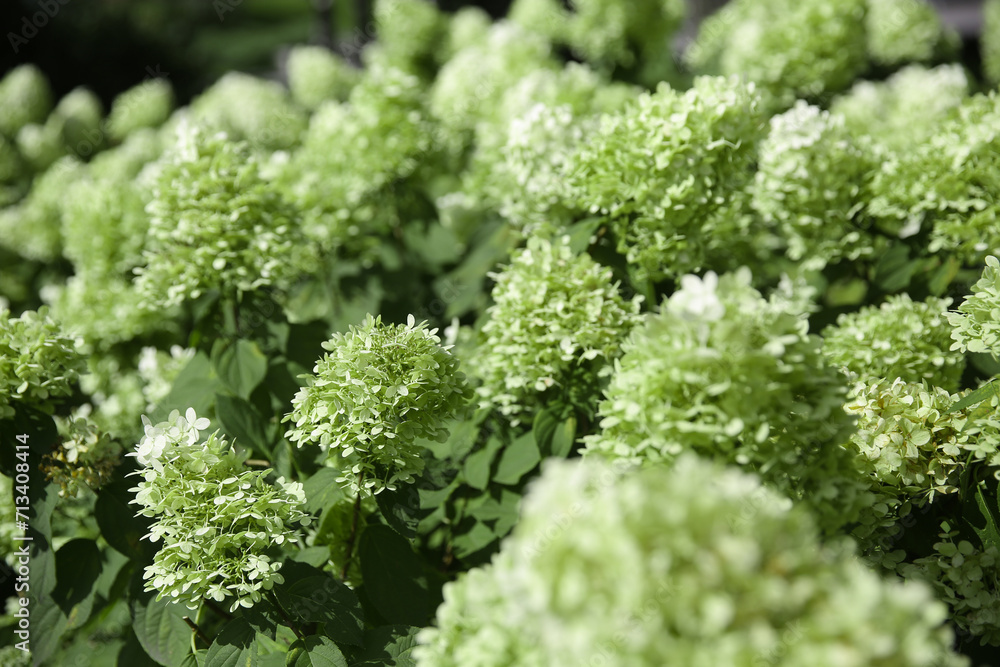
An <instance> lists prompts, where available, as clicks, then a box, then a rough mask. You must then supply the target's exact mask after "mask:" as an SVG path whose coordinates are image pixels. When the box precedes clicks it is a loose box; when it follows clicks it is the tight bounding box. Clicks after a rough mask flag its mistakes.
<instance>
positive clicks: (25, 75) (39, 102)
mask: <svg viewBox="0 0 1000 667" xmlns="http://www.w3.org/2000/svg"><path fill="white" fill-rule="evenodd" d="M0 100H2V104H0V109H2V110H0V134H3V135H5V136H7V137H11V138H13V137H14V136H15V135H16V134H17V133H18V131H19V130H20V129H21V128H22V127H24V126H25V125H28V124H29V123H42V122H44V121H45V117H46V116H48V115H49V111H51V110H52V89H51V88H50V87H49V81H48V79H47V78H45V75H44V74H42V71H41V70H40V69H38V68H37V67H35V66H34V65H19V66H17V67H15V68H14V69H12V70H10V71H9V72H7V74H6V75H4V77H3V79H2V80H0Z"/></svg>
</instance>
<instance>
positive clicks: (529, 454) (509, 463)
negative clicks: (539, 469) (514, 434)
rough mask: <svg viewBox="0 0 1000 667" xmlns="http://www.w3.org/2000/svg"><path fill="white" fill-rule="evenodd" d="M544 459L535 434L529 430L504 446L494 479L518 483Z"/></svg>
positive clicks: (499, 481)
mask: <svg viewBox="0 0 1000 667" xmlns="http://www.w3.org/2000/svg"><path fill="white" fill-rule="evenodd" d="M541 460H542V455H541V452H539V451H538V445H537V444H536V443H535V438H534V436H533V435H532V434H531V433H530V432H528V433H525V434H524V435H522V436H520V437H519V438H517V439H516V440H514V441H513V442H512V443H510V444H509V445H507V446H506V447H504V449H503V451H502V452H500V461H499V462H498V463H497V471H496V474H495V475H493V481H494V482H497V483H499V484H517V483H518V482H520V481H521V478H522V477H524V476H525V475H526V474H528V472H530V471H531V470H533V469H534V468H535V466H537V465H538V463H539V462H540V461H541Z"/></svg>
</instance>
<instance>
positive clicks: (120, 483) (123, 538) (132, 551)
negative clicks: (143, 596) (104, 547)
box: [94, 476, 153, 561]
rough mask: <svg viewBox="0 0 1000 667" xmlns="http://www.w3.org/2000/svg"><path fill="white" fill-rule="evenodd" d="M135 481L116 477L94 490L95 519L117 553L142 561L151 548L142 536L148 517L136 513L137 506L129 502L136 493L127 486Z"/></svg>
mask: <svg viewBox="0 0 1000 667" xmlns="http://www.w3.org/2000/svg"><path fill="white" fill-rule="evenodd" d="M133 485H134V483H130V482H129V481H128V480H126V479H124V478H122V477H117V476H116V478H115V479H114V480H113V481H112V483H110V484H107V485H105V486H104V487H102V488H101V490H100V491H98V492H97V502H96V504H95V505H94V518H95V519H96V520H97V527H98V528H100V529H101V536H102V537H104V539H105V540H107V542H108V544H110V545H111V546H112V547H113V548H114V549H116V550H117V551H118V552H119V553H121V554H123V555H125V556H128V557H129V558H135V559H137V560H140V561H144V560H145V558H146V554H147V553H149V552H151V551H152V550H153V548H152V545H151V544H150V543H149V542H148V541H143V540H142V536H143V535H145V534H146V533H147V532H149V520H148V519H145V518H143V517H137V516H136V515H135V512H136V509H138V505H130V504H129V503H130V501H132V500H134V499H135V496H134V495H133V493H132V492H131V491H129V490H128V489H129V488H131V487H132V486H133Z"/></svg>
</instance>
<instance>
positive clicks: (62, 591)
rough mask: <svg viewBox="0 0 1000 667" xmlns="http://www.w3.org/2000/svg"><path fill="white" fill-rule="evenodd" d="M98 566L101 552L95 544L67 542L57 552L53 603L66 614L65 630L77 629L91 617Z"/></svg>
mask: <svg viewBox="0 0 1000 667" xmlns="http://www.w3.org/2000/svg"><path fill="white" fill-rule="evenodd" d="M101 566H102V563H101V550H100V549H98V548H97V542H95V541H94V540H87V539H83V538H78V539H75V540H70V541H69V542H67V543H66V544H64V545H62V547H60V548H59V551H57V552H56V582H57V583H56V588H55V590H54V591H52V599H53V600H55V603H56V604H58V605H59V608H60V609H62V611H63V613H64V614H66V619H67V623H68V625H67V627H68V628H78V627H80V626H81V625H83V624H84V623H85V622H86V621H87V619H88V618H89V617H90V611H91V609H92V608H93V606H94V584H95V583H97V579H98V577H100V576H101Z"/></svg>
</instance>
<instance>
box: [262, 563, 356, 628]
mask: <svg viewBox="0 0 1000 667" xmlns="http://www.w3.org/2000/svg"><path fill="white" fill-rule="evenodd" d="M281 574H282V576H283V577H285V583H283V584H280V585H278V586H275V594H276V595H277V596H278V601H279V602H280V603H281V606H282V607H283V608H284V609H285V611H286V612H287V613H288V614H289V615H290V616H292V617H293V618H295V619H298V620H299V621H301V622H304V623H323V624H325V628H326V631H327V633H329V636H330V638H331V639H333V640H334V641H336V642H338V643H346V644H357V645H360V644H361V638H362V633H363V632H364V627H365V622H364V615H363V613H362V611H361V603H360V602H359V601H358V598H357V595H355V594H354V591H352V590H351V589H350V588H348V587H347V586H345V585H344V584H342V583H340V582H339V581H337V580H335V579H334V578H333V577H331V576H330V575H329V574H326V573H325V572H323V571H322V570H318V569H316V568H314V567H311V566H309V565H306V564H305V563H298V562H294V561H289V562H286V563H285V564H284V566H283V567H282V569H281Z"/></svg>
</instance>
